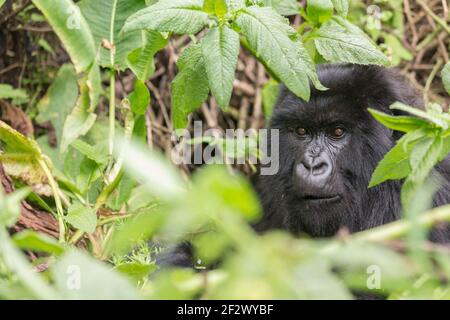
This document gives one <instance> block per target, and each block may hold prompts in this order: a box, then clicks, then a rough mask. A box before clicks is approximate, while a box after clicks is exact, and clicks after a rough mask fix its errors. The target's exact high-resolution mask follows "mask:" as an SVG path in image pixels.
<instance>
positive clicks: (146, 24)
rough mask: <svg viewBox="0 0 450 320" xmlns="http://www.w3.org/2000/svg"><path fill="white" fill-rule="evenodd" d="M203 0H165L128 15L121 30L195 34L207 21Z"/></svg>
mask: <svg viewBox="0 0 450 320" xmlns="http://www.w3.org/2000/svg"><path fill="white" fill-rule="evenodd" d="M209 21H210V20H209V18H208V13H207V12H204V11H203V0H165V1H159V2H157V3H156V4H154V5H152V6H149V7H147V8H145V9H142V10H140V11H138V12H136V13H135V14H133V15H132V16H130V17H128V19H127V21H126V22H125V26H124V27H123V29H122V32H128V31H132V30H141V29H150V30H157V31H161V32H174V33H177V34H195V33H197V32H199V31H200V30H201V29H203V28H204V27H205V26H207V25H208V23H209Z"/></svg>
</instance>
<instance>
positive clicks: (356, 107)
mask: <svg viewBox="0 0 450 320" xmlns="http://www.w3.org/2000/svg"><path fill="white" fill-rule="evenodd" d="M318 75H319V79H320V81H321V82H322V83H323V84H324V85H325V86H326V87H327V88H329V89H328V90H327V91H318V90H315V89H312V95H311V99H310V101H309V102H305V101H303V100H301V99H299V98H297V97H296V96H295V95H294V94H292V93H291V92H289V91H288V90H287V89H286V88H283V89H282V91H281V94H280V97H279V99H278V102H277V105H276V107H275V109H274V113H273V116H272V119H271V122H270V125H269V127H270V128H271V129H278V130H279V135H280V140H279V157H280V170H279V172H278V173H277V174H275V175H273V176H260V177H259V178H258V181H257V190H258V192H259V194H260V198H261V201H262V203H263V207H264V211H265V216H264V218H263V220H262V221H261V222H260V223H259V224H257V225H256V229H257V230H260V231H262V230H267V229H270V228H283V229H288V230H290V231H292V232H293V233H307V234H309V235H311V236H332V235H334V234H335V233H336V232H337V231H338V230H339V228H341V227H346V228H348V229H349V230H350V231H352V232H354V231H359V230H363V229H367V228H371V227H374V226H377V225H380V224H383V223H386V222H390V221H393V220H395V219H396V218H398V215H399V211H400V199H399V198H400V197H399V193H400V187H401V184H400V183H399V182H398V181H389V182H386V183H383V184H382V185H379V186H376V187H374V188H370V189H368V188H367V186H368V184H369V181H370V177H371V175H372V172H373V171H374V169H375V167H376V165H377V164H378V162H379V161H380V160H381V159H382V158H383V156H384V155H385V154H386V153H387V152H388V151H389V150H390V149H391V148H392V147H393V145H394V144H395V141H396V140H397V139H398V138H399V133H397V132H393V131H391V130H389V129H387V128H385V127H383V126H382V125H381V124H379V123H378V122H377V121H376V120H375V119H374V118H373V117H372V116H371V115H370V113H369V112H368V110H367V109H368V108H369V107H370V108H374V109H377V110H380V111H383V112H386V113H392V111H391V110H390V109H389V106H390V105H391V104H392V103H394V102H396V101H400V102H403V103H405V104H408V105H413V106H416V107H422V101H421V99H420V98H419V97H418V96H417V95H416V94H415V93H414V91H413V90H412V89H411V88H410V87H409V86H408V85H407V84H406V83H405V82H404V80H403V79H402V78H401V77H399V76H398V75H397V74H396V73H395V72H394V71H393V70H389V69H385V68H381V67H376V66H358V65H323V66H321V67H319V69H318ZM272 156H273V155H272Z"/></svg>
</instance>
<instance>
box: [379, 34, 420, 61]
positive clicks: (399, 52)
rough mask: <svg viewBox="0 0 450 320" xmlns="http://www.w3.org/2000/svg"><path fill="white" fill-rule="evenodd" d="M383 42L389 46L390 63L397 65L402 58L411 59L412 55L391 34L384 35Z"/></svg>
mask: <svg viewBox="0 0 450 320" xmlns="http://www.w3.org/2000/svg"><path fill="white" fill-rule="evenodd" d="M384 42H385V44H386V45H387V46H388V48H389V52H388V53H389V56H390V59H391V64H392V65H393V66H398V65H399V64H400V63H401V62H402V61H403V60H406V61H411V60H412V59H413V55H412V53H411V52H409V51H408V50H407V49H406V48H405V47H404V46H403V44H402V42H401V41H400V40H399V39H398V38H397V37H396V36H394V35H392V34H386V35H384Z"/></svg>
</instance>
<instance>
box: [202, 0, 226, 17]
mask: <svg viewBox="0 0 450 320" xmlns="http://www.w3.org/2000/svg"><path fill="white" fill-rule="evenodd" d="M203 11H205V12H208V13H209V14H214V15H216V16H217V17H219V18H222V17H223V16H225V14H226V13H227V12H228V8H227V4H226V2H225V0H205V1H204V4H203Z"/></svg>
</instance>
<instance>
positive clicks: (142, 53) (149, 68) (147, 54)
mask: <svg viewBox="0 0 450 320" xmlns="http://www.w3.org/2000/svg"><path fill="white" fill-rule="evenodd" d="M144 38H145V45H144V47H143V48H138V49H136V50H134V51H133V52H131V53H130V54H129V55H128V58H127V65H128V67H129V68H130V69H131V71H133V73H134V74H135V75H136V77H137V78H138V79H140V80H141V81H146V80H147V79H148V78H149V77H150V76H151V75H152V74H153V72H155V62H154V56H155V54H156V53H157V52H158V51H160V50H162V49H164V48H165V47H166V45H167V42H168V39H167V38H164V37H163V36H162V35H161V33H160V32H159V31H154V30H148V31H145V37H144Z"/></svg>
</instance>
